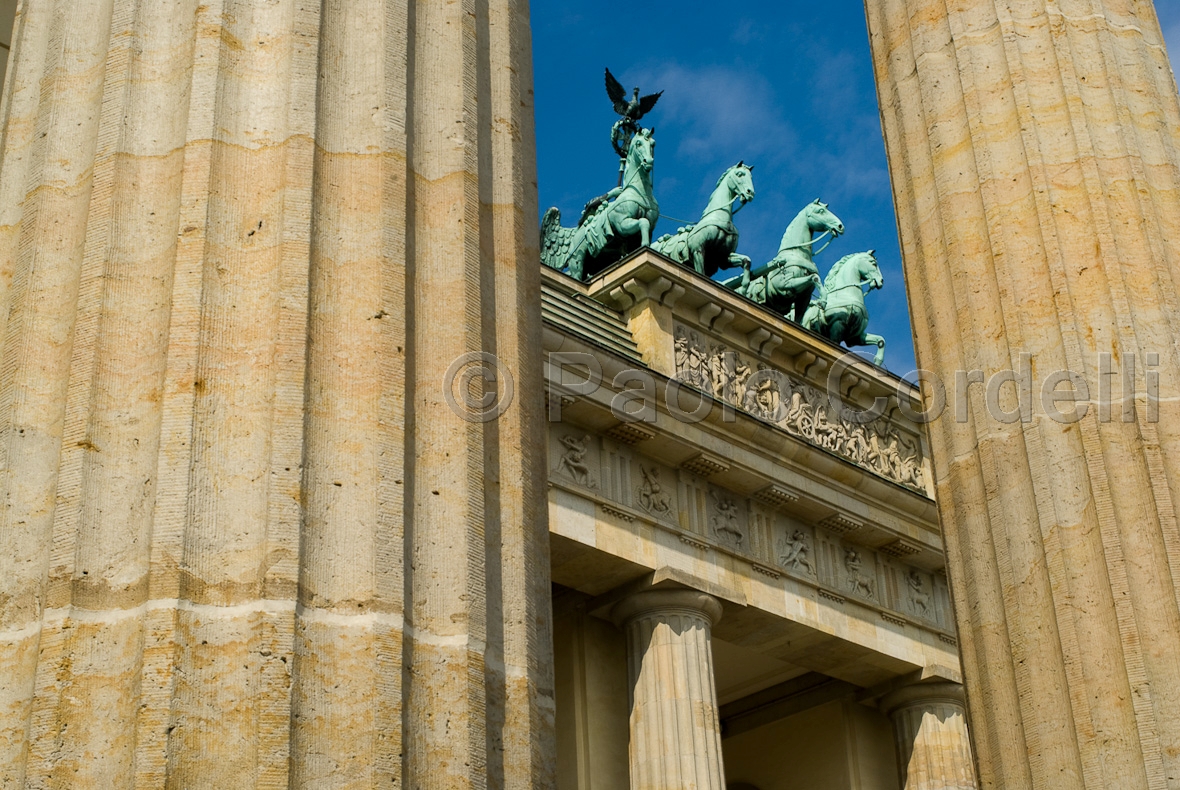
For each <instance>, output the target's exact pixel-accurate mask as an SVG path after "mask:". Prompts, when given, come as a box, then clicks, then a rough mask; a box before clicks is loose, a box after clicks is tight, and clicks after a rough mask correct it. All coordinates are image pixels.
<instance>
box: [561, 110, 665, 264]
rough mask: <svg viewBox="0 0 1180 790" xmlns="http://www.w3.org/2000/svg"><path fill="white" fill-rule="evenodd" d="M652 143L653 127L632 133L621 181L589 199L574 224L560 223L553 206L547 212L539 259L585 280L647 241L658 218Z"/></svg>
mask: <svg viewBox="0 0 1180 790" xmlns="http://www.w3.org/2000/svg"><path fill="white" fill-rule="evenodd" d="M655 147H656V141H655V130H654V129H641V130H640V131H639V133H638V134H636V135H635V136H634V137H633V138H631V144H630V146H629V147H628V149H627V161H626V165H625V167H624V170H623V185H622V186H621V187H616V188H614V189H612V190H611V191H610V192H607V193H606V194H605V195H603V196H601V197H598V198H595V199H594V200H591V201H590V202H589V203H587V204H586V207H585V209H583V211H582V218H581V219H580V220H579V221H578V226H577V227H576V228H563V227H562V226H561V211H559V210H558V209H557V208H551V209H549V210H548V211H546V212H545V217H544V218H543V219H542V220H541V261H542V262H543V263H544V264H545V265H546V266H550V267H552V268H554V269H568V270H569V273H570V275H571V276H572V277H574V278H576V279H579V280H583V279H587V278H589V277H590V276H592V275H594V274H595V273H597V272H599V271H602V270H603V269H605V268H606V267H607V266H609V265H610V264H612V263H614V262H615V261H617V260H619V259H620V258H622V257H624V256H626V255H628V254H630V253H632V252H634V251H635V250H637V249H639V248H640V247H646V246H648V245H649V244H651V231H652V229H653V228H654V227H655V225H656V221H657V220H658V219H659V218H660V204H659V203H657V202H656V198H655V195H654V194H652V185H651V170H652V165H653V163H654V162H655Z"/></svg>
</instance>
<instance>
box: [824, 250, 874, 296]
mask: <svg viewBox="0 0 1180 790" xmlns="http://www.w3.org/2000/svg"><path fill="white" fill-rule="evenodd" d="M867 254H868V253H865V252H851V253H849V254H847V255H845V256H844V257H843V258H841V259H840V260H838V261H836V262H835V263H833V264H832V268H831V269H830V270H829V271H828V276H827V277H825V278H824V288H830V287H831V286H833V285H835V283H836V277H837V276H838V275H839V274H840V270H841V269H843V268H844V264H846V263H848V261H850V260H852V259H853V258H856V257H857V256H860V255H867Z"/></svg>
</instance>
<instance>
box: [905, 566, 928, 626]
mask: <svg viewBox="0 0 1180 790" xmlns="http://www.w3.org/2000/svg"><path fill="white" fill-rule="evenodd" d="M905 581H906V584H907V585H909V588H910V606H912V607H913V609H914V612H915V613H917V612H918V611H919V610H920V611H921V613H922V614H927V615H928V614H930V593H928V592H926V581H925V580H924V579H923V578H922V574H920V573H918V572H917V571H916V570H911V571H910V572H909V573H907V574H906V577H905Z"/></svg>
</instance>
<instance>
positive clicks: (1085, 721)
mask: <svg viewBox="0 0 1180 790" xmlns="http://www.w3.org/2000/svg"><path fill="white" fill-rule="evenodd" d="M886 7H892V8H893V10H892V11H891V12H889V13H885V12H883V9H884V8H886ZM867 8H868V10H869V26H870V40H871V43H872V47H873V53H874V59H875V63H876V70H877V75H878V81H879V84H881V85H882V86H883V88H882V90H881V93H880V97H881V110H882V118H883V123H884V126H885V129H886V147H887V151H888V154H889V158H890V162H891V169H892V174H893V183H894V185H895V195H896V204H897V207H898V215H899V227H900V229H901V240H902V245H903V251H904V257H905V266H906V270H907V287H908V288H909V291H910V295H911V301H910V303H911V306H912V309H913V313H912V315H913V324H914V330H915V336H916V345H917V350H918V358H919V361H920V362H921V363H922V364H923V366H924V367H926V368H928V369H931V370H933V372H934V373H936V374H938V375H939V376H941V377H942V379H943V381H944V382H946V383H948V385H949V384H950V383H951V382H952V381H954V379H955V376H956V371H962V370H964V368H967V369H971V368H977V369H980V370H982V371H983V372H984V374H985V376H991V375H994V374H996V373H998V372H1000V371H1002V370H1004V369H1007V368H1016V367H1017V365H1018V363H1019V361H1020V354H1022V353H1028V354H1030V355H1031V359H1032V365H1031V371H1032V373H1033V375H1034V376H1035V384H1036V385H1037V386H1038V387H1039V385H1040V383H1041V382H1042V381H1044V379H1045V378H1046V377H1047V376H1048V375H1049V374H1050V373H1051V372H1053V371H1055V370H1072V371H1074V372H1076V373H1077V374H1078V375H1079V377H1081V378H1082V379H1083V380H1084V381H1085V382H1086V383H1087V384H1088V385H1089V388H1090V390H1091V392H1090V395H1089V396H1088V397H1087V398H1086V400H1087V404H1088V406H1089V407H1090V411H1089V413H1088V414H1087V415H1086V416H1085V417H1084V418H1083V419H1081V420H1080V421H1075V422H1066V421H1059V420H1056V419H1051V418H1050V417H1049V415H1048V414H1047V413H1045V412H1044V410H1043V409H1042V408H1041V404H1040V403H1034V404H1030V406H1033V407H1034V409H1035V410H1036V411H1037V412H1038V413H1037V414H1035V416H1034V415H1030V416H1029V418H1028V421H1027V422H1024V423H1023V424H1015V425H1014V424H1013V423H1010V422H1009V421H1008V420H1007V419H1003V420H1002V419H1000V418H999V417H998V416H997V414H996V413H995V409H994V407H995V406H996V405H997V404H995V403H994V402H993V404H991V405H992V406H993V409H992V411H991V412H989V411H988V408H987V407H988V405H989V404H987V403H985V402H983V398H981V397H980V396H979V394H978V393H977V394H975V395H971V396H968V398H967V401H968V403H969V405H970V409H969V413H968V414H966V415H962V418H960V419H954V418H953V417H952V416H949V415H948V416H944V417H943V418H942V419H941V420H940V421H939V422H937V423H935V424H934V425H933V426H932V432H931V438H932V449H933V455H934V463H935V470H936V478H937V488H938V493H939V503H940V509H941V511H942V517H943V518H942V521H943V525H944V529H945V531H946V543H947V548H948V558H949V570H950V573H951V578H952V581H953V582H954V584H953V585H952V589H953V592H954V594H955V597H956V612H957V616H958V619H959V626H960V633H961V634H963V646H964V650H963V652H962V656H963V660H964V664H965V674H966V681H967V688H968V698H969V700H970V701H971V708H970V709H971V712H972V714H973V716H972V725H973V731H974V732H975V735H976V737H977V746H978V754H979V761H980V778H981V781H982V783H983V786H985V787H1002V786H1021V787H1033V788H1037V787H1054V788H1058V787H1062V788H1065V787H1107V786H1112V785H1114V784H1118V785H1119V786H1120V787H1122V786H1127V787H1155V786H1160V784H1161V782H1164V781H1165V777H1167V776H1174V775H1175V774H1176V767H1177V766H1176V765H1175V763H1176V760H1177V759H1178V758H1180V749H1178V748H1177V739H1178V737H1180V735H1178V733H1177V727H1176V718H1177V717H1176V713H1177V711H1178V709H1180V698H1177V696H1176V689H1177V687H1178V686H1180V675H1178V674H1177V673H1178V672H1180V660H1177V658H1176V656H1175V655H1174V652H1175V651H1173V650H1171V649H1170V648H1168V647H1166V646H1167V645H1171V644H1173V643H1174V642H1175V640H1176V639H1177V638H1180V607H1178V606H1177V601H1176V579H1177V578H1178V573H1177V570H1178V569H1177V566H1176V562H1177V559H1178V558H1180V530H1178V528H1177V525H1176V515H1175V507H1174V505H1173V502H1172V492H1173V491H1175V490H1177V486H1178V485H1180V483H1178V481H1177V479H1176V470H1175V459H1176V458H1177V457H1180V456H1177V454H1176V451H1175V448H1176V446H1177V445H1176V438H1177V437H1178V436H1180V433H1178V431H1180V415H1178V414H1177V413H1176V409H1175V408H1173V407H1172V405H1171V400H1170V398H1171V397H1172V396H1173V395H1174V394H1175V393H1176V392H1177V391H1180V389H1178V387H1177V383H1176V379H1177V376H1180V360H1178V358H1177V354H1176V351H1175V348H1174V343H1173V342H1172V341H1171V338H1174V337H1175V335H1176V330H1177V329H1180V327H1178V326H1177V323H1180V321H1178V319H1177V300H1176V296H1175V291H1176V288H1175V282H1174V281H1175V278H1176V273H1177V271H1176V268H1177V267H1176V262H1177V257H1176V250H1175V244H1176V242H1175V241H1174V234H1171V233H1169V231H1168V228H1174V227H1175V226H1176V224H1177V223H1178V222H1180V202H1178V200H1177V194H1176V183H1177V178H1176V176H1177V173H1176V164H1177V161H1178V160H1177V150H1178V147H1177V137H1176V134H1175V131H1174V129H1173V130H1172V131H1169V130H1168V127H1167V125H1166V123H1161V120H1162V119H1165V118H1173V119H1174V118H1176V117H1178V115H1177V114H1178V112H1180V104H1178V102H1177V98H1176V94H1175V83H1174V80H1166V81H1168V82H1170V83H1171V84H1170V85H1169V86H1167V88H1168V89H1167V90H1166V91H1165V90H1162V89H1161V86H1162V84H1163V82H1164V81H1165V78H1164V77H1163V76H1161V71H1162V70H1163V69H1165V68H1166V60H1165V58H1164V55H1163V52H1162V49H1160V48H1159V47H1158V43H1159V32H1158V31H1159V25H1158V22H1157V20H1156V19H1155V18H1154V13H1153V12H1152V9H1151V7H1150V4H1143V3H1134V4H1132V3H1124V2H1121V0H1110V1H1109V2H1104V1H1103V0H1065V1H1064V2H1061V3H1059V4H1055V3H1049V2H1046V0H996V2H989V3H973V4H966V5H964V4H959V5H955V4H951V3H945V4H944V3H931V2H927V0H869V2H868V3H867ZM915 75H916V76H915ZM915 81H916V82H917V83H918V84H919V86H920V87H919V88H918V89H917V90H913V89H912V88H911V87H910V85H911V83H913V82H915ZM903 91H908V92H909V94H908V96H907V98H905V99H904V100H903V99H902V97H901V95H900V94H901V93H902V92H903ZM915 99H920V100H918V101H915ZM923 194H924V195H925V196H926V199H927V203H926V204H923V202H922V196H923ZM933 216H939V217H941V218H942V220H941V221H939V222H938V223H934V222H931V221H930V218H931V217H933ZM965 276H966V277H969V278H970V283H971V285H970V287H964V288H961V289H956V290H958V291H959V293H960V294H962V296H963V300H962V301H959V300H957V299H956V294H952V293H949V292H948V291H949V288H948V287H947V286H948V284H951V283H955V282H956V281H961V280H962V279H963V278H964V277H965ZM963 285H964V286H966V285H967V284H966V283H965V282H964V283H963ZM950 305H953V306H954V308H953V309H954V311H955V312H956V313H958V315H955V314H950V313H948V307H949V306H950ZM1102 354H1108V355H1110V357H1111V358H1112V359H1114V360H1115V361H1116V363H1117V364H1118V365H1119V366H1121V370H1123V371H1126V370H1128V368H1129V367H1130V364H1131V362H1132V361H1133V362H1134V363H1135V368H1136V372H1135V373H1134V374H1133V375H1129V376H1128V377H1129V379H1130V380H1131V381H1132V382H1133V383H1134V384H1135V385H1136V389H1137V391H1138V395H1133V396H1129V399H1128V401H1127V402H1128V405H1130V406H1132V408H1128V409H1127V410H1125V411H1124V410H1123V409H1122V408H1120V403H1119V401H1117V400H1116V401H1115V403H1114V404H1112V406H1113V408H1112V406H1110V405H1102V404H1099V403H1097V401H1098V400H1099V399H1100V397H1099V394H1098V391H1099V388H1100V386H1101V383H1100V381H1099V379H1100V377H1101V376H1102V372H1103V369H1104V368H1103V365H1104V364H1105V363H1104V362H1103V359H1102V357H1101V356H1100V355H1102ZM1156 355H1158V356H1156ZM1149 361H1151V362H1152V364H1153V365H1154V371H1155V372H1156V373H1158V375H1159V381H1160V385H1161V392H1160V395H1161V397H1162V401H1161V402H1160V404H1159V420H1158V422H1151V421H1150V419H1151V411H1152V409H1154V404H1151V403H1149V402H1148V401H1147V400H1146V399H1145V398H1144V397H1143V392H1144V388H1145V384H1146V382H1147V381H1148V379H1147V378H1146V376H1145V375H1144V372H1145V370H1146V367H1147V365H1148V362H1149ZM1115 386H1116V388H1117V386H1118V382H1117V381H1116V384H1115ZM1036 395H1039V390H1037V391H1035V392H1034V397H1036ZM1006 397H1007V400H1001V402H1000V403H999V404H998V405H999V406H1001V407H1005V408H1011V407H1012V406H1013V405H1014V400H1015V398H1013V397H1011V396H1010V395H1009V396H1006ZM1136 401H1137V402H1136ZM1124 415H1125V417H1124ZM1107 416H1109V417H1110V419H1106V417H1107ZM1161 473H1162V474H1161ZM980 474H982V477H981V478H980V483H981V484H982V485H975V486H971V485H964V484H963V483H964V481H965V480H968V479H971V478H976V477H977V476H978V475H980ZM991 567H996V568H997V569H998V571H999V573H998V575H997V576H996V577H995V579H996V582H995V583H996V584H997V585H998V589H995V588H993V589H995V592H998V593H999V595H996V594H995V593H993V592H991V591H989V590H988V589H986V588H984V587H981V586H979V585H978V580H980V579H982V578H986V576H987V575H989V574H991V573H992V571H991V570H989V569H990V568H991ZM972 645H979V646H981V647H982V648H983V650H982V651H981V650H979V649H973V648H972ZM1005 654H1011V655H1012V656H1014V657H1015V659H1016V661H1015V662H1014V663H1013V662H1010V661H1008V660H1007V656H1006V655H1005ZM1157 692H1158V693H1157Z"/></svg>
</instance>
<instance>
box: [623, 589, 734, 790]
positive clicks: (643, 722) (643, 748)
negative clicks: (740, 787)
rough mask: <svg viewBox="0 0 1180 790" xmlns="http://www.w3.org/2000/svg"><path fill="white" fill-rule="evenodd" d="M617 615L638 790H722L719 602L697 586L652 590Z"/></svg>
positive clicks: (633, 783) (628, 600)
mask: <svg viewBox="0 0 1180 790" xmlns="http://www.w3.org/2000/svg"><path fill="white" fill-rule="evenodd" d="M611 616H612V617H613V618H614V620H615V622H616V623H618V624H619V626H620V627H621V628H622V629H623V631H624V633H625V634H626V637H627V670H628V674H629V676H630V680H631V745H630V755H631V787H632V790H724V788H725V771H724V769H723V768H722V761H721V720H720V718H719V716H718V712H717V688H716V685H715V683H714V680H713V646H712V639H713V637H712V628H713V624H714V623H716V622H717V621H718V620H719V619H720V618H721V604H720V603H719V602H718V601H717V599H716V598H714V597H712V596H711V595H706V594H705V593H702V592H697V591H695V590H648V591H646V592H641V593H638V594H636V595H633V596H631V597H629V598H626V599H624V600H623V601H621V602H619V603H618V604H616V605H615V607H614V609H613V611H612V613H611Z"/></svg>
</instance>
